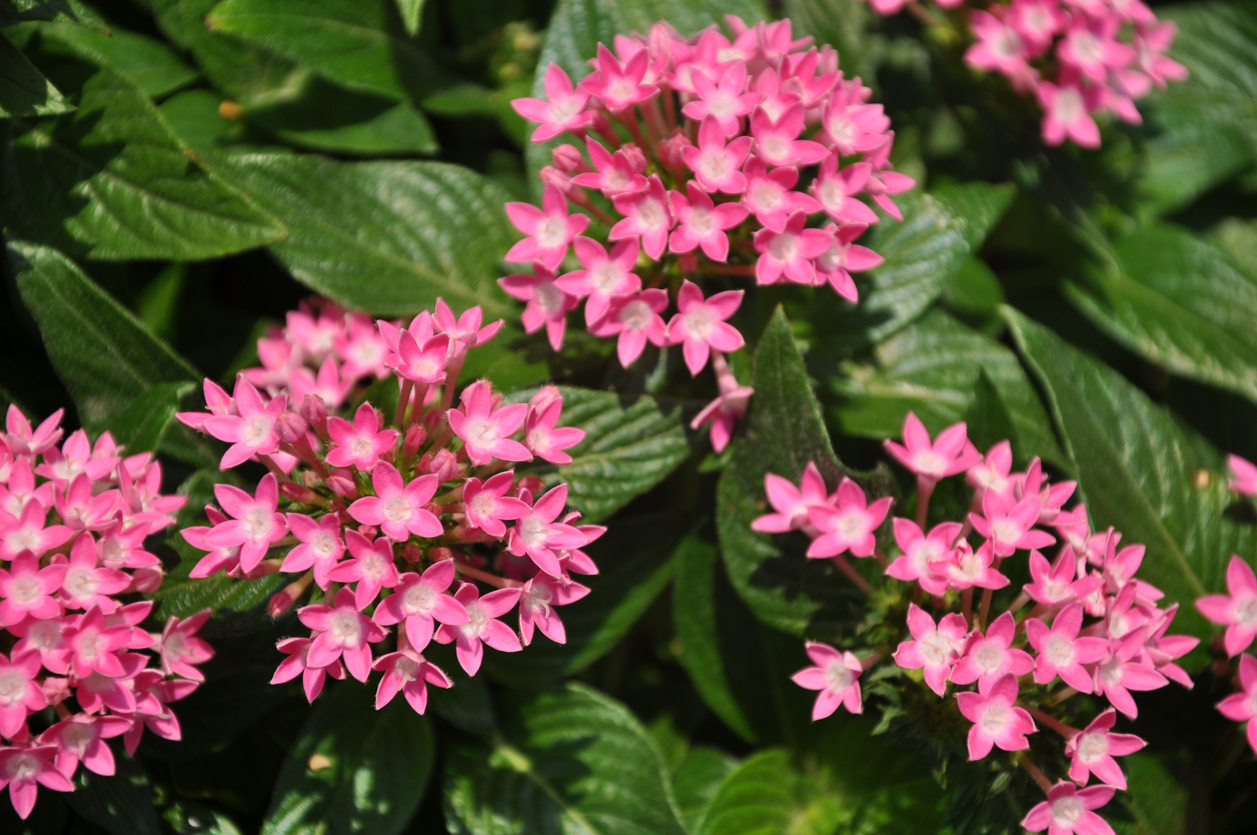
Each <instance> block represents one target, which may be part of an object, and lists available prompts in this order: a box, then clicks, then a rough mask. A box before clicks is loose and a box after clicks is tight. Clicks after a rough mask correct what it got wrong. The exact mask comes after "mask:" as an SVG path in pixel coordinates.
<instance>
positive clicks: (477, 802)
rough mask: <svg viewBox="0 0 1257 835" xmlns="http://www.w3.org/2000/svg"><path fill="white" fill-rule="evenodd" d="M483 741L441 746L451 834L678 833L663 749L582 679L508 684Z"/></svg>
mask: <svg viewBox="0 0 1257 835" xmlns="http://www.w3.org/2000/svg"><path fill="white" fill-rule="evenodd" d="M505 702H506V708H505V710H504V711H503V712H504V718H505V731H504V733H503V735H502V736H501V737H500V738H498V739H497V740H495V741H494V743H493V744H492V745H491V746H486V745H483V744H477V743H459V744H455V745H454V746H452V749H451V750H450V751H449V752H448V757H447V765H446V772H445V774H446V776H445V810H446V821H447V825H448V827H449V831H450V832H451V833H456V835H489V833H494V835H497V833H508V832H509V833H518V835H525V834H526V835H559V833H565V834H566V833H582V835H646V833H650V835H682V833H684V832H685V830H684V829H683V828H682V827H681V823H680V821H679V820H678V819H677V810H676V801H675V800H674V799H673V796H672V790H671V786H670V785H669V781H668V774H667V771H666V769H665V767H664V762H663V757H662V756H661V755H660V754H659V751H658V749H657V748H656V747H655V744H654V742H653V741H652V740H651V738H650V736H649V734H647V732H646V729H645V728H643V727H642V725H641V723H640V722H638V721H637V719H636V718H635V717H634V716H633V714H632V713H630V712H629V711H628V709H627V708H625V707H624V706H623V705H622V704H620V703H618V702H616V701H614V700H612V699H610V698H608V697H607V696H604V695H602V694H601V693H598V692H597V691H594V690H592V689H590V688H588V687H585V686H584V685H580V684H569V685H568V686H567V687H566V688H565V689H561V690H553V691H547V692H543V693H537V694H531V695H529V694H525V693H521V692H519V691H509V692H508V697H507V698H506V699H505Z"/></svg>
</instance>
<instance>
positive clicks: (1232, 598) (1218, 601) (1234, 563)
mask: <svg viewBox="0 0 1257 835" xmlns="http://www.w3.org/2000/svg"><path fill="white" fill-rule="evenodd" d="M1227 464H1228V465H1229V467H1230V470H1231V481H1230V487H1231V489H1232V490H1234V491H1235V492H1237V493H1239V494H1240V495H1241V496H1248V497H1252V496H1257V466H1254V465H1253V464H1252V463H1251V462H1249V461H1246V460H1245V459H1243V458H1241V457H1239V456H1238V455H1232V456H1230V457H1229V458H1228V459H1227ZM1226 589H1227V593H1226V594H1210V595H1206V596H1204V597H1202V598H1200V599H1199V600H1197V601H1196V608H1197V609H1199V610H1200V613H1201V614H1202V615H1204V616H1205V617H1206V618H1207V619H1208V620H1210V621H1212V622H1213V623H1216V624H1218V625H1220V626H1225V627H1226V633H1225V634H1224V635H1223V637H1222V641H1221V643H1222V649H1223V650H1224V651H1225V652H1226V656H1227V658H1234V657H1235V656H1237V655H1239V656H1240V661H1239V671H1238V676H1237V678H1238V680H1239V689H1240V692H1238V693H1234V694H1232V695H1230V696H1227V697H1226V698H1225V699H1223V700H1222V701H1221V702H1219V703H1218V710H1219V711H1221V712H1222V715H1223V716H1225V717H1226V718H1228V719H1230V720H1232V721H1234V722H1245V723H1247V725H1246V728H1245V730H1246V733H1247V735H1248V744H1249V745H1250V746H1251V747H1252V749H1253V751H1254V752H1255V753H1257V657H1254V656H1253V655H1251V654H1249V653H1247V652H1245V650H1246V649H1248V648H1249V647H1250V646H1252V643H1253V639H1254V638H1257V574H1254V572H1253V567H1252V566H1251V565H1249V564H1248V563H1247V562H1245V561H1244V560H1243V559H1242V558H1241V557H1239V556H1236V555H1232V556H1231V562H1230V563H1229V564H1228V565H1227V568H1226ZM1241 653H1242V654H1241Z"/></svg>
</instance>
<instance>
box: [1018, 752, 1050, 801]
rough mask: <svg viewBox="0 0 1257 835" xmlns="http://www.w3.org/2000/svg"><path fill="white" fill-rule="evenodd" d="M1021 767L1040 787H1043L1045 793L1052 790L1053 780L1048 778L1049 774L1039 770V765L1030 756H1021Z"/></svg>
mask: <svg viewBox="0 0 1257 835" xmlns="http://www.w3.org/2000/svg"><path fill="white" fill-rule="evenodd" d="M1021 767H1022V768H1024V769H1025V770H1026V772H1027V773H1028V774H1029V775H1030V776H1031V777H1032V778H1034V781H1035V782H1036V783H1038V784H1039V788H1041V789H1043V792H1044V794H1046V793H1048V792H1050V791H1051V790H1052V781H1051V780H1049V779H1048V778H1047V775H1045V774H1044V773H1043V772H1042V771H1040V770H1039V767H1038V766H1037V765H1035V764H1034V761H1033V760H1031V759H1030V758H1029V757H1022V758H1021Z"/></svg>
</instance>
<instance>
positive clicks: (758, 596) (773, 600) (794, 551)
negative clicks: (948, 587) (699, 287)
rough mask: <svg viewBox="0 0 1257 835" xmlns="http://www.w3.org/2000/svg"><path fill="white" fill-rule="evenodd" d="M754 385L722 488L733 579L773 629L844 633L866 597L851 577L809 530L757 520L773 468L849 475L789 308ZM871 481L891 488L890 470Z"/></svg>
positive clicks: (720, 518)
mask: <svg viewBox="0 0 1257 835" xmlns="http://www.w3.org/2000/svg"><path fill="white" fill-rule="evenodd" d="M749 385H750V386H752V387H753V388H754V389H755V396H754V397H752V398H751V407H750V410H749V412H748V413H747V417H746V422H745V424H744V427H743V429H742V434H741V436H740V437H739V438H738V439H737V440H735V441H734V443H733V446H732V450H733V451H732V453H731V455H730V458H729V463H728V465H727V466H726V467H725V469H724V472H723V473H722V474H721V476H720V483H719V485H718V486H717V489H716V514H717V515H716V520H717V529H718V530H719V533H720V546H721V551H722V552H723V554H724V560H725V568H726V569H727V570H728V572H729V579H730V581H731V582H732V583H733V587H734V588H735V589H737V591H738V594H739V595H741V597H742V599H743V600H745V601H746V603H747V605H749V606H750V607H751V610H752V611H753V612H754V613H755V615H756V616H757V617H758V618H759V619H760V620H762V621H763V622H764V623H766V624H768V625H769V626H772V627H774V628H776V629H779V630H781V631H783V632H787V633H789V634H791V635H802V634H803V633H804V631H805V630H807V629H808V628H809V626H812V627H813V628H814V629H815V630H818V631H822V632H829V631H840V630H842V629H843V626H844V624H845V625H846V626H850V625H851V622H852V618H856V617H858V612H859V609H860V604H861V596H859V593H858V592H857V591H856V590H855V588H854V587H853V586H852V584H851V582H850V581H849V580H847V579H845V578H843V577H842V575H840V574H839V573H838V570H837V569H836V568H835V567H834V566H833V565H832V564H831V563H830V561H829V560H809V559H807V558H805V557H804V556H803V553H804V551H805V550H807V546H806V540H805V538H804V537H803V536H802V535H801V534H794V535H792V536H790V535H787V536H779V537H769V536H765V535H763V534H757V533H754V532H753V531H752V530H751V522H752V521H754V520H755V518H756V517H758V516H760V515H761V514H762V513H764V507H765V500H764V476H765V475H766V474H767V473H776V474H777V475H780V476H782V477H784V478H788V479H790V480H791V481H795V482H797V481H798V480H799V478H800V476H802V474H803V468H804V467H806V466H807V463H808V462H809V461H815V462H816V465H817V467H819V468H820V471H821V475H823V476H824V477H825V480H826V482H827V483H829V486H830V487H831V488H837V486H838V482H839V481H840V480H841V478H842V477H843V475H844V474H846V473H847V470H846V469H845V468H844V467H843V466H842V464H840V463H839V462H838V459H837V458H836V457H835V456H834V452H833V447H831V446H830V443H829V435H828V433H827V432H826V431H825V423H824V421H823V420H822V419H821V411H820V405H819V404H818V403H817V402H816V397H815V395H813V393H812V388H811V383H810V382H809V380H808V377H807V370H806V369H805V368H804V365H803V358H802V356H800V354H799V347H798V345H797V344H796V343H795V341H794V336H793V334H791V332H790V323H789V322H788V321H787V320H786V317H785V314H784V313H783V312H782V311H781V310H780V309H778V310H777V312H776V313H774V314H773V318H772V320H771V321H770V322H769V324H768V327H767V328H765V329H764V335H763V336H762V337H761V338H760V341H759V345H758V346H757V348H756V349H755V360H754V365H753V366H752V376H751V381H750V383H749ZM876 475H877V474H876V473H875V476H876ZM863 486H864V487H865V489H866V491H867V490H870V489H871V490H872V492H873V493H875V494H876V495H884V494H885V493H887V492H889V491H890V488H891V485H890V476H889V474H888V473H883V474H881V476H880V477H879V478H874V479H869V480H865V483H864V485H863ZM787 543H789V544H790V547H786V544H787ZM796 546H797V547H796Z"/></svg>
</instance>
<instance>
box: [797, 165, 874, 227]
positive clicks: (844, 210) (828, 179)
mask: <svg viewBox="0 0 1257 835" xmlns="http://www.w3.org/2000/svg"><path fill="white" fill-rule="evenodd" d="M872 170H873V167H872V166H871V165H869V164H868V163H866V162H860V163H856V164H854V165H848V166H847V167H846V168H844V169H842V170H841V171H839V170H838V155H837V154H830V155H828V156H827V157H826V158H825V161H824V162H823V163H821V167H820V171H819V172H818V173H817V175H816V179H815V180H814V181H813V182H812V186H811V190H812V194H813V195H815V197H816V202H818V203H820V205H821V208H822V209H824V211H825V214H827V215H828V216H829V217H830V219H831V220H834V221H837V222H838V223H840V224H844V225H849V224H853V223H862V224H865V225H866V226H867V225H869V224H873V223H877V220H878V218H877V214H876V213H875V212H874V211H873V210H872V209H870V208H869V207H868V206H867V205H866V204H864V203H862V202H861V201H859V200H855V199H853V198H854V196H855V195H857V194H859V193H860V192H861V191H863V190H864V185H865V183H867V182H868V180H869V174H871V173H872Z"/></svg>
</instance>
